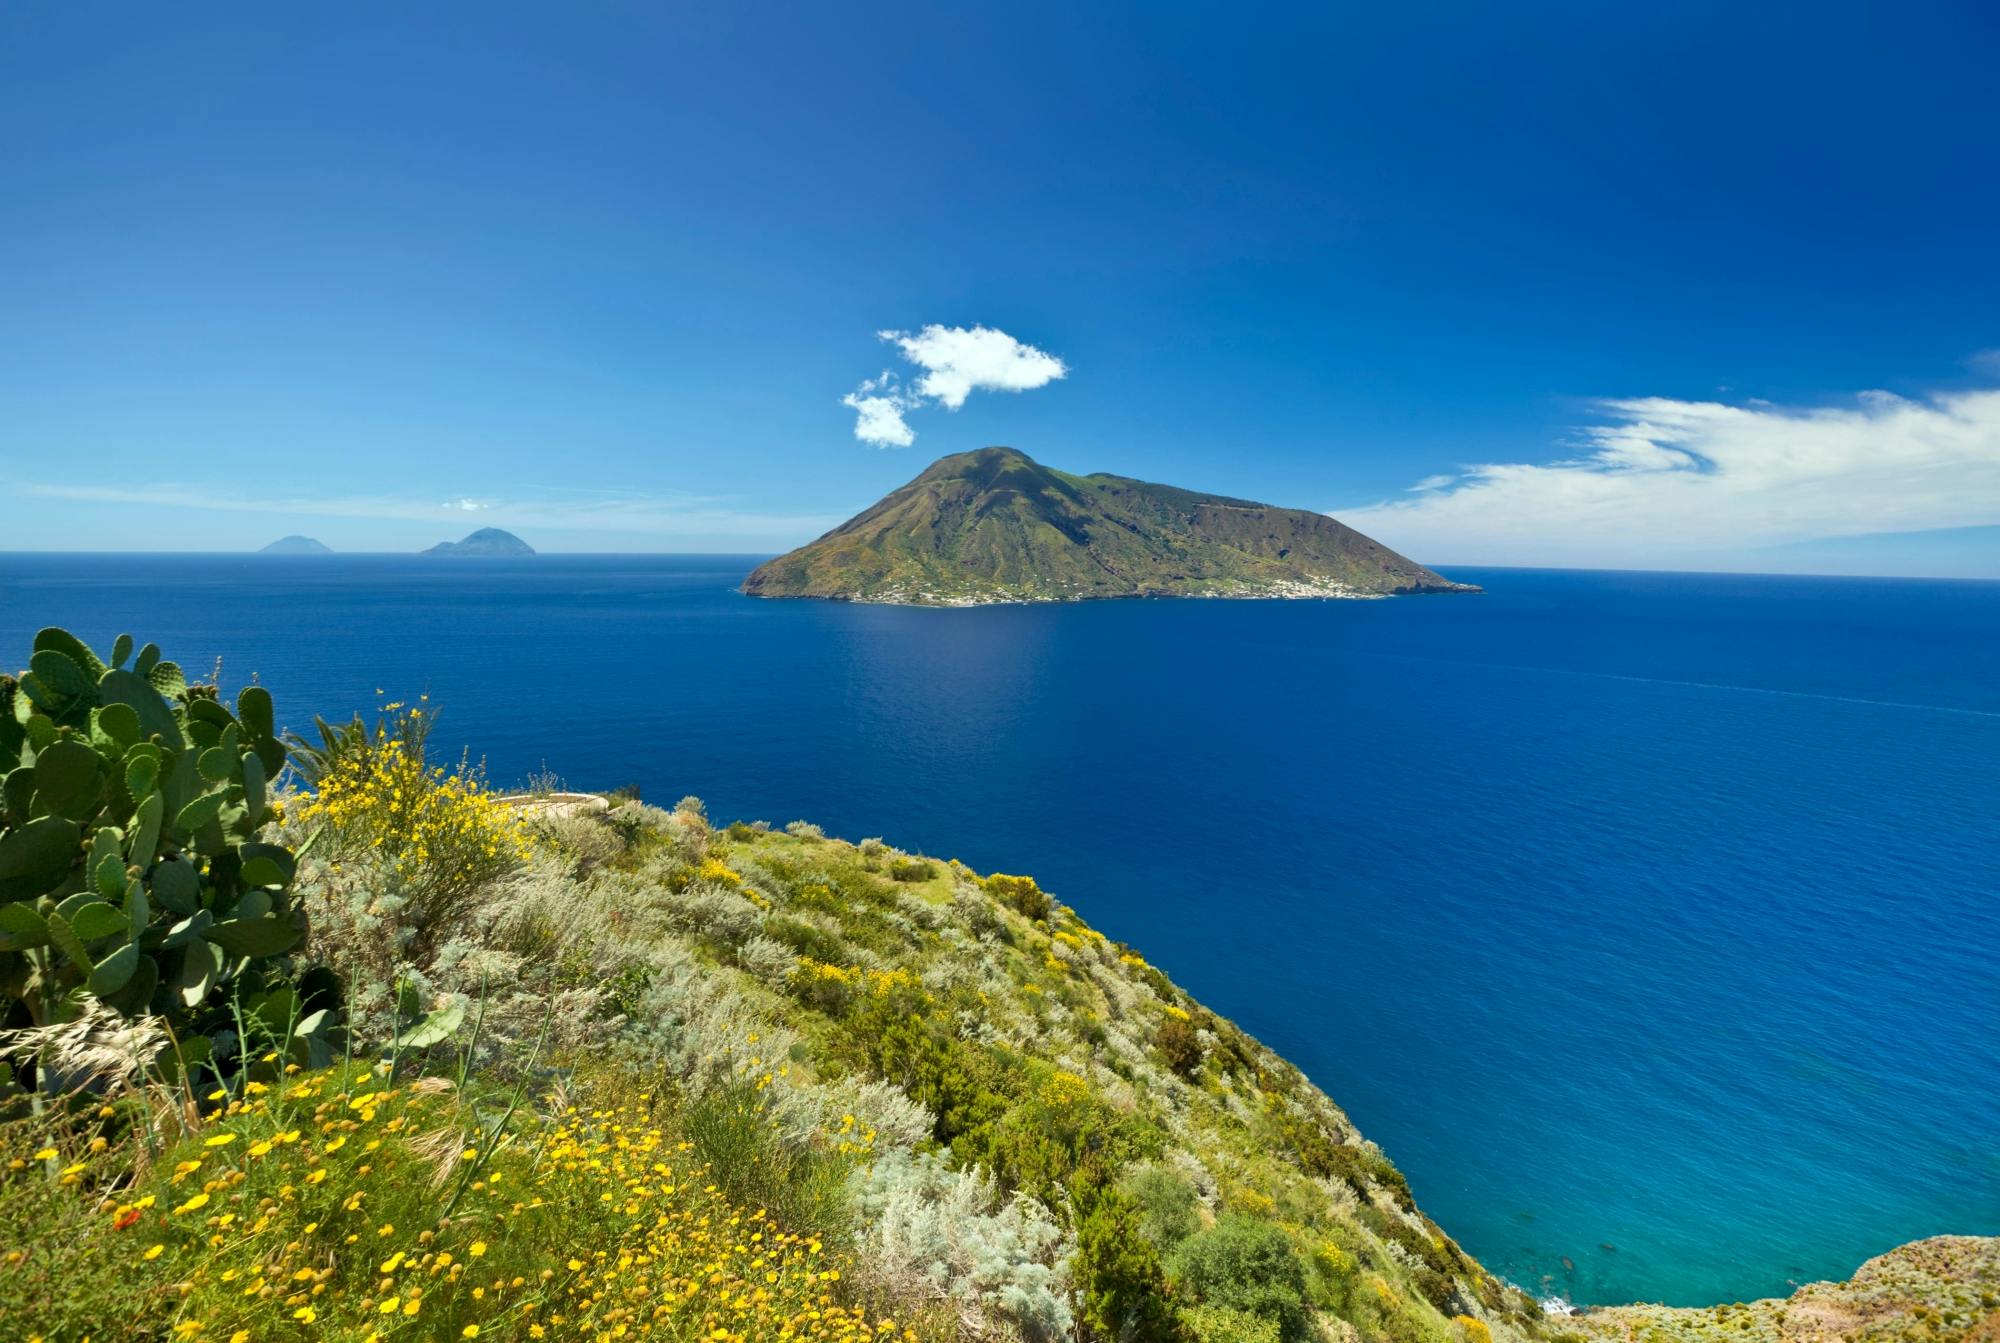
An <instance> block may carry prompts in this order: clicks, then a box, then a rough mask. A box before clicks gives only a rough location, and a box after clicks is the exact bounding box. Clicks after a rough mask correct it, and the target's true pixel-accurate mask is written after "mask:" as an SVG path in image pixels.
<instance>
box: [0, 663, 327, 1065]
mask: <svg viewBox="0 0 2000 1343" xmlns="http://www.w3.org/2000/svg"><path fill="white" fill-rule="evenodd" d="M284 766H285V747H284V745H283V744H282V743H281V742H280V741H279V739H278V736H277V729H276V725H275V723H274V721H273V718H272V708H271V696H270V693H269V692H268V691H266V690H264V689H263V688H262V687H259V686H249V687H247V688H245V689H244V690H243V691H242V692H241V693H240V694H239V695H238V696H237V697H236V706H235V711H234V712H231V710H230V709H229V707H228V706H226V705H225V704H223V703H222V702H221V700H220V699H218V698H217V696H216V693H215V691H214V690H213V688H211V687H206V686H199V685H196V686H190V685H189V684H188V682H187V678H186V677H185V676H183V675H182V673H181V669H180V668H179V667H177V666H175V665H174V664H173V663H171V662H166V661H162V660H161V657H160V650H159V649H158V648H157V647H156V646H154V645H152V644H148V645H146V647H144V648H142V649H140V650H139V651H138V654H137V656H136V657H135V656H133V648H132V639H131V637H130V636H129V635H122V634H121V635H120V636H118V640H117V642H116V643H115V644H114V645H113V647H112V650H111V658H110V660H109V661H108V662H106V661H104V660H102V659H100V658H99V657H98V656H97V654H96V653H95V652H93V651H92V650H91V649H90V648H89V647H87V646H86V645H85V644H84V643H83V642H82V641H81V640H79V639H77V638H76V637H75V636H74V635H72V634H70V633H68V632H67V631H65V630H60V629H45V630H43V631H42V632H41V633H40V634H37V635H36V636H35V641H34V651H33V655H32V656H31V657H30V658H29V659H28V667H27V669H26V670H24V671H22V672H21V673H20V674H19V676H18V677H12V678H8V677H0V774H4V781H0V1007H4V1008H5V1010H6V1013H7V1016H8V1017H9V1018H10V1019H11V1020H12V1021H13V1022H14V1023H15V1024H20V1021H21V1018H22V1016H23V1015H24V1014H25V1015H26V1016H27V1017H28V1018H29V1019H31V1020H32V1021H33V1022H35V1023H36V1024H48V1023H50V1022H54V1021H62V1020H65V1019H67V1018H69V1017H71V1016H73V1015H74V1014H75V1012H76V1011H77V1009H78V1007H79V1006H80V1005H81V1003H82V1001H83V996H84V995H90V996H94V997H96V998H97V999H99V1000H101V1001H102V1002H104V1003H106V1004H108V1005H109V1006H111V1007H113V1008H115V1009H116V1010H118V1011H119V1012H122V1013H124V1014H126V1015H128V1016H136V1015H139V1014H141V1013H153V1014H156V1015H159V1016H162V1017H165V1018H167V1020H168V1021H169V1022H170V1023H172V1024H176V1025H177V1026H178V1027H179V1029H178V1030H177V1038H179V1039H182V1040H188V1041H190V1042H192V1041H193V1040H194V1038H195V1037H198V1036H200V1035H201V1034H203V1032H204V1031H205V1030H206V1029H207V1028H208V1027H209V1026H210V1025H212V1024H213V1023H212V1022H204V1020H203V1018H204V1016H211V1017H212V1016H214V1014H215V1013H216V1012H217V1011H218V1010H219V1008H222V1007H226V1008H227V1009H228V1011H227V1013H226V1015H227V1016H228V1017H230V1018H231V1019H240V1013H241V1012H242V1010H243V1009H244V1007H245V1005H246V1000H247V1001H248V1005H249V1007H250V1010H252V1011H253V1012H254V1011H258V1010H261V1009H266V1008H273V1007H277V1008H281V1009H282V1010H283V1011H285V1012H286V1013H287V1014H288V1016H290V1017H291V1018H293V1019H292V1020H288V1021H287V1022H285V1023H283V1024H284V1026H285V1028H286V1035H287V1036H289V1035H291V1034H292V1033H293V1031H294V1028H296V1027H299V1026H300V1025H301V1024H303V1025H304V1027H305V1029H304V1030H303V1032H302V1033H303V1034H306V1035H310V1034H311V1027H312V1025H313V1024H316V1023H300V1022H298V1021H297V1020H296V1018H297V1017H298V1016H300V1015H302V1014H301V1013H300V1012H299V1010H298V1009H299V1008H301V1007H302V1006H303V1005H304V1004H303V1003H302V1002H301V1000H300V999H299V997H298V994H297V993H296V992H295V991H294V990H292V989H291V988H289V987H287V986H286V985H285V984H284V982H283V981H282V979H281V978H280V977H278V976H277V974H276V970H277V969H278V968H279V965H278V961H279V958H283V957H285V956H286V955H287V954H288V953H290V952H292V951H293V950H295V949H297V948H298V947H299V946H300V944H301V943H302V942H303V940H304V938H305V932H306V927H305V919H304V917H303V915H302V914H301V913H300V912H299V911H298V910H297V909H296V908H294V907H293V905H292V902H291V901H290V899H289V898H288V890H289V887H290V885H291V882H292V876H293V871H294V866H295V864H294V858H293V855H292V853H291V852H290V851H289V850H287V849H285V848H283V847H281V846H279V845H275V844H265V843H259V842H258V840H257V834H258V831H259V828H260V827H261V826H262V825H263V823H264V822H265V820H266V819H267V818H268V816H269V813H270V796H269V793H270V785H271V781H272V780H273V779H274V778H275V777H276V776H277V774H278V772H279V771H280V770H281V769H283V768H284ZM232 989H234V990H238V992H237V993H236V994H235V997H234V1001H232V998H231V992H230V991H231V990H232ZM246 991H247V992H246ZM202 1052H204V1053H205V1051H202ZM183 1056H184V1055H183Z"/></svg>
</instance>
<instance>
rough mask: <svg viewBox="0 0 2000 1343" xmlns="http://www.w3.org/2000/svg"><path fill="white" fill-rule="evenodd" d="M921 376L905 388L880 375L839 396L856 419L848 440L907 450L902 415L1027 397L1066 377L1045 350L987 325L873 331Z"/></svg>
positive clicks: (912, 438)
mask: <svg viewBox="0 0 2000 1343" xmlns="http://www.w3.org/2000/svg"><path fill="white" fill-rule="evenodd" d="M875 334H876V335H877V336H879V337H881V338H882V339H883V340H885V341H888V342H889V343H890V344H892V345H894V346H895V347H896V348H897V349H898V350H900V351H902V355H903V358H905V359H907V360H908V361H909V362H910V363H912V364H914V365H916V366H917V367H918V368H920V369H922V370H923V376H921V377H919V378H918V379H917V381H916V382H915V384H914V385H911V386H904V385H902V384H901V383H899V382H898V380H897V378H896V375H895V373H893V372H887V371H885V372H884V373H883V374H882V375H881V376H880V377H875V378H870V379H868V380H867V381H866V382H864V383H862V384H861V385H860V386H859V387H857V388H855V389H854V390H853V391H852V392H849V393H848V394H847V395H846V396H844V397H842V398H841V400H840V404H842V405H843V406H846V407H847V408H848V409H849V410H852V411H854V412H855V420H854V436H855V437H856V438H858V439H860V440H861V441H862V442H863V443H873V444H874V445H875V446H877V447H883V448H889V447H894V448H907V447H909V446H910V444H912V443H914V442H916V440H917V434H916V430H914V429H912V428H911V427H910V424H909V421H908V419H906V418H905V416H906V415H907V414H908V412H910V411H912V410H915V409H917V408H919V407H921V406H925V405H931V404H935V405H940V406H943V407H944V408H945V409H946V410H957V409H958V408H959V407H961V406H963V405H964V404H965V400H966V398H967V397H969V396H971V395H972V393H974V392H980V391H987V392H1027V391H1032V390H1034V389H1035V388H1037V387H1046V386H1048V384H1050V383H1052V382H1055V381H1057V380H1059V379H1061V378H1064V377H1067V376H1068V375H1069V367H1068V365H1066V364H1064V363H1063V361H1062V360H1060V359H1058V358H1057V357H1056V356H1054V355H1052V354H1050V353H1048V352H1047V351H1046V350H1038V349H1036V348H1035V347H1034V346H1032V345H1029V344H1026V343H1024V342H1022V341H1018V340H1016V339H1014V337H1012V336H1010V335H1008V334H1007V333H1006V332H1004V331H1000V330H996V329H995V328H993V327H989V326H971V327H965V326H939V325H935V324H933V325H931V326H927V327H925V328H923V329H922V330H921V331H916V332H909V331H878V332H876V333H875Z"/></svg>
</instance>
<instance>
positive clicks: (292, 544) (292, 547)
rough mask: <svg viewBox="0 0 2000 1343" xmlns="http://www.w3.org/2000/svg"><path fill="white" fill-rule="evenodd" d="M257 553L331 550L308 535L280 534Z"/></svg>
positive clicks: (285, 553)
mask: <svg viewBox="0 0 2000 1343" xmlns="http://www.w3.org/2000/svg"><path fill="white" fill-rule="evenodd" d="M257 553H258V554H259V555H331V554H332V553H333V550H332V549H331V548H330V547H328V546H327V545H325V544H324V543H322V542H320V541H318V540H316V539H314V538H313V537H310V536H297V535H293V536H281V537H279V538H278V539H277V540H275V541H273V542H272V543H271V544H270V545H268V546H264V547H262V548H261V549H259V550H258V551H257Z"/></svg>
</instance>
